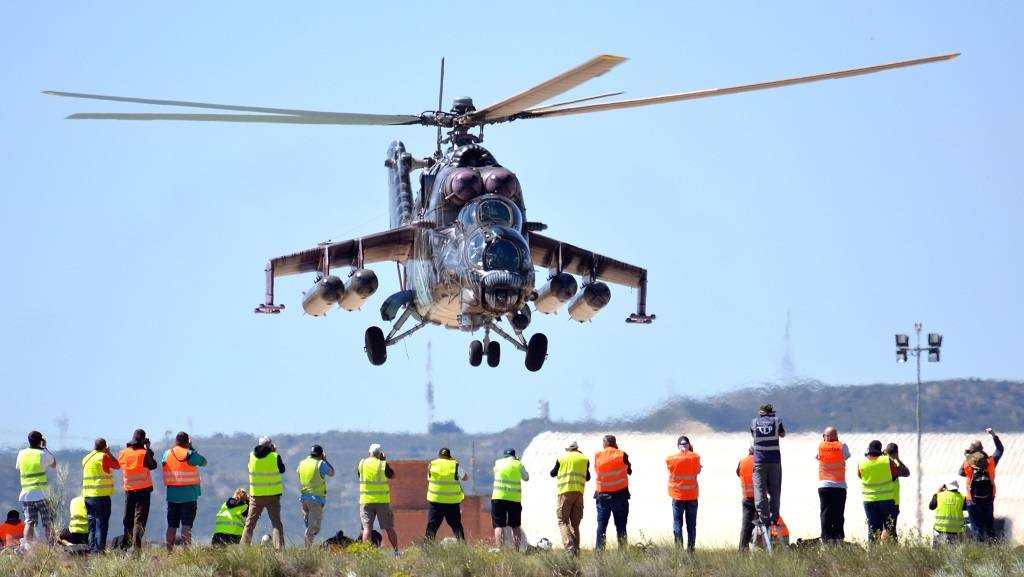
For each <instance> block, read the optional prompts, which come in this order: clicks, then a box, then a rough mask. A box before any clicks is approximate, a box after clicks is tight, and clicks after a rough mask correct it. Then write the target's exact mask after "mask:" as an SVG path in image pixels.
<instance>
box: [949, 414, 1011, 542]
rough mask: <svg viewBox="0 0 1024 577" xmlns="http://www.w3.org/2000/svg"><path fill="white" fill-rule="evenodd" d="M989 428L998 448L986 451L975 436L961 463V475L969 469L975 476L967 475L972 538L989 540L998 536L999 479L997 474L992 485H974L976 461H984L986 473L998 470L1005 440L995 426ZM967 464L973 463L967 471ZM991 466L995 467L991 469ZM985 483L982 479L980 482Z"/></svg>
mask: <svg viewBox="0 0 1024 577" xmlns="http://www.w3.org/2000/svg"><path fill="white" fill-rule="evenodd" d="M985 432H986V433H988V434H989V436H991V437H992V442H993V443H995V446H996V450H995V452H993V453H992V454H991V455H989V454H988V453H986V452H985V450H984V447H983V446H982V444H981V441H979V440H975V441H974V442H972V443H971V444H970V446H969V447H967V450H966V451H964V457H966V460H965V461H964V464H963V465H961V466H960V471H959V474H960V476H961V477H967V474H968V473H971V476H970V477H968V478H967V487H966V491H965V492H964V496H965V497H967V518H968V519H969V520H970V526H969V528H970V534H971V538H972V539H973V540H975V541H980V542H985V541H991V540H994V539H996V528H995V512H994V508H995V501H996V493H995V491H996V480H995V475H994V474H993V475H992V478H991V479H989V480H988V481H989V482H988V483H986V484H987V485H988V487H986V488H985V489H984V490H983V491H978V490H976V489H975V487H974V482H973V481H974V479H973V477H974V475H975V473H974V470H973V467H972V465H979V464H981V463H984V467H983V468H984V469H985V475H986V476H987V475H988V473H989V472H991V473H995V471H996V466H997V465H999V460H1000V459H1002V458H1003V442H1002V441H1000V440H999V435H997V434H996V432H995V431H993V430H992V428H991V427H989V428H987V429H985ZM965 467H971V468H972V470H971V471H967V470H966V469H965ZM990 470H991V471H990ZM979 485H981V483H979Z"/></svg>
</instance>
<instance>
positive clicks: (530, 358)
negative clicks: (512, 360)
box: [526, 333, 548, 373]
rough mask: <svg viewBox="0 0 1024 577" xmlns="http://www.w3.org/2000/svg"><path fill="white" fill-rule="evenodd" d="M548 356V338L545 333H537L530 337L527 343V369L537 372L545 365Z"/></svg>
mask: <svg viewBox="0 0 1024 577" xmlns="http://www.w3.org/2000/svg"><path fill="white" fill-rule="evenodd" d="M547 358H548V338H547V337H546V336H544V333H537V334H535V335H533V336H532V337H530V342H529V343H528V344H527V345H526V370H528V371H530V372H531V373H535V372H537V371H539V370H540V368H541V367H543V366H544V360H545V359H547Z"/></svg>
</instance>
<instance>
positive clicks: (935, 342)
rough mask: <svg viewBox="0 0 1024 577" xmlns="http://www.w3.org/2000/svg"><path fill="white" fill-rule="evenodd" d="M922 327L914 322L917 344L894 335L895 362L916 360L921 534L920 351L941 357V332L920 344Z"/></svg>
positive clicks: (919, 525) (936, 358) (934, 358)
mask: <svg viewBox="0 0 1024 577" xmlns="http://www.w3.org/2000/svg"><path fill="white" fill-rule="evenodd" d="M922 329H924V325H922V324H921V323H914V332H915V333H917V346H914V347H911V346H910V337H909V336H907V335H899V334H898V335H896V362H897V363H905V362H907V361H908V360H909V357H910V355H914V358H915V359H916V360H917V390H916V392H917V405H916V412H917V473H916V474H915V475H914V476H915V477H916V478H917V515H916V520H917V532H918V534H921V535H923V534H924V533H922V527H923V525H924V519H923V518H922V516H923V511H922V510H921V505H922V504H923V493H922V492H921V353H926V354H927V355H928V362H929V363H937V362H939V361H940V360H941V358H942V353H941V349H942V333H928V346H927V347H922V346H921V330H922Z"/></svg>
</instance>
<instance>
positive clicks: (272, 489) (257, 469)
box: [249, 452, 284, 497]
mask: <svg viewBox="0 0 1024 577" xmlns="http://www.w3.org/2000/svg"><path fill="white" fill-rule="evenodd" d="M282 493H284V480H283V479H282V478H281V471H280V469H278V468H277V453H274V452H271V453H269V454H268V455H267V456H266V457H263V458H262V459H258V458H256V454H255V453H249V494H250V495H252V496H253V497H272V496H274V495H280V494H282Z"/></svg>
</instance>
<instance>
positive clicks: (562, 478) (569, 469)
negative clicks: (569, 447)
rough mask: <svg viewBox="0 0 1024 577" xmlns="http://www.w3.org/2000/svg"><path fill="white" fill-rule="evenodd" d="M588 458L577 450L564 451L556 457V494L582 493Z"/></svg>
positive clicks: (588, 462)
mask: <svg viewBox="0 0 1024 577" xmlns="http://www.w3.org/2000/svg"><path fill="white" fill-rule="evenodd" d="M589 466H590V459H587V457H586V455H584V454H583V453H579V452H577V451H566V452H565V454H564V455H562V456H561V457H559V458H558V477H557V479H556V481H557V482H558V494H559V495H561V494H563V493H573V492H576V493H582V492H583V488H584V487H585V486H586V484H587V467H589Z"/></svg>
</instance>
